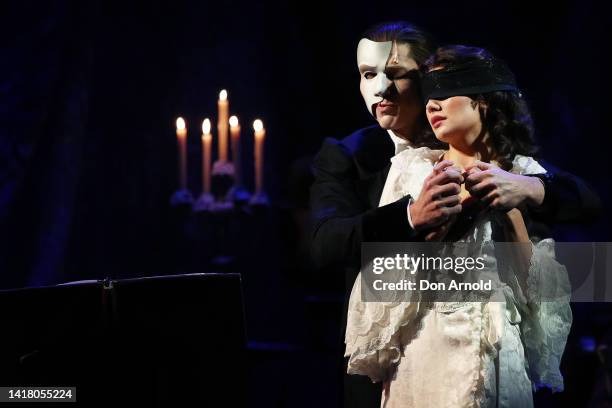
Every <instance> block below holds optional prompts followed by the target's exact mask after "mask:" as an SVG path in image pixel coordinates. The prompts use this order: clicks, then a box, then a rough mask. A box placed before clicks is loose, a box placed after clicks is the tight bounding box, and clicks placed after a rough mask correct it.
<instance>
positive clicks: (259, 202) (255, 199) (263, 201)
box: [249, 191, 270, 207]
mask: <svg viewBox="0 0 612 408" xmlns="http://www.w3.org/2000/svg"><path fill="white" fill-rule="evenodd" d="M249 205H251V206H254V207H269V206H270V199H269V198H268V195H267V194H266V193H265V192H264V191H260V192H259V193H255V194H253V196H252V197H251V199H250V200H249Z"/></svg>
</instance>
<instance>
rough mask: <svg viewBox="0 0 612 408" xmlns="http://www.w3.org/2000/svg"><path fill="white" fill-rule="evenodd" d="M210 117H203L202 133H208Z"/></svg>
mask: <svg viewBox="0 0 612 408" xmlns="http://www.w3.org/2000/svg"><path fill="white" fill-rule="evenodd" d="M210 127H211V126H210V119H208V118H206V119H204V122H202V133H204V134H205V135H207V134H209V133H210Z"/></svg>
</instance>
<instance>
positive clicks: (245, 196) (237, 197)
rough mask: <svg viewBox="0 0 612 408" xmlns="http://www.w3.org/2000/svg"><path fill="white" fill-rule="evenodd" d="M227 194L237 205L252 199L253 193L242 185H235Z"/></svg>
mask: <svg viewBox="0 0 612 408" xmlns="http://www.w3.org/2000/svg"><path fill="white" fill-rule="evenodd" d="M227 195H228V198H229V199H230V200H232V201H233V202H234V203H235V204H236V205H244V204H247V203H248V202H249V201H250V200H251V193H249V192H248V191H247V189H245V188H244V187H242V186H233V187H232V188H231V189H230V191H229V192H228V193H227Z"/></svg>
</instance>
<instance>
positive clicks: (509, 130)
mask: <svg viewBox="0 0 612 408" xmlns="http://www.w3.org/2000/svg"><path fill="white" fill-rule="evenodd" d="M493 58H494V57H493V55H491V53H489V52H488V51H487V50H484V49H482V48H477V47H468V46H464V45H449V46H444V47H440V48H438V49H437V50H436V51H435V52H434V53H433V55H432V56H431V57H430V58H429V59H428V60H427V61H425V63H424V64H423V68H422V70H423V71H425V72H428V71H430V70H432V69H434V68H436V69H442V70H444V69H449V68H452V67H453V66H456V65H460V64H463V63H466V62H469V61H474V60H485V61H486V60H493ZM466 96H469V97H470V98H472V99H473V100H474V101H475V102H477V103H478V105H479V108H478V109H479V112H480V118H481V120H482V125H483V130H484V131H485V132H488V134H489V138H490V139H489V140H490V143H491V148H492V153H493V157H492V159H494V160H496V161H497V162H498V163H499V164H500V166H501V167H502V168H503V169H505V170H510V169H511V168H512V161H513V160H514V157H515V156H516V155H517V154H522V155H525V156H535V155H536V154H537V152H538V148H537V146H536V144H535V140H534V137H533V120H532V118H531V114H530V112H529V108H528V107H527V103H526V102H525V100H524V99H523V97H522V96H521V95H520V94H518V93H516V92H509V91H495V92H487V93H483V94H478V95H466Z"/></svg>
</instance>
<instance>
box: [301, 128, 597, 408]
mask: <svg viewBox="0 0 612 408" xmlns="http://www.w3.org/2000/svg"><path fill="white" fill-rule="evenodd" d="M393 155H394V145H393V142H392V141H391V140H390V137H389V134H388V133H387V132H386V131H385V130H383V129H382V128H380V127H379V126H378V125H375V126H371V127H368V128H364V129H361V130H358V131H357V132H355V133H353V134H352V135H350V136H348V137H346V138H344V139H343V140H341V141H339V140H336V139H325V141H324V142H323V147H322V148H321V150H320V152H319V153H318V154H317V156H316V157H315V159H314V162H313V172H314V176H315V181H314V183H313V185H312V188H311V195H310V197H311V210H312V214H313V218H314V219H313V227H314V230H313V240H312V246H311V249H312V257H313V261H314V262H315V265H316V266H317V267H318V268H320V269H324V270H325V272H329V273H337V272H339V270H343V271H344V274H345V289H346V296H345V300H346V301H345V308H344V313H343V323H342V331H341V336H340V338H341V339H344V331H345V327H346V317H347V316H346V314H347V310H346V309H347V307H348V294H350V291H351V288H352V286H353V283H354V282H355V278H356V276H357V274H358V272H359V269H360V261H361V259H360V258H361V243H362V242H393V241H411V240H418V239H419V237H418V236H417V235H416V234H415V233H414V231H413V230H412V228H411V227H410V224H409V223H408V215H407V212H406V211H407V204H408V200H409V196H406V197H404V198H402V199H400V200H398V201H396V202H394V203H391V204H388V205H385V206H383V207H378V203H379V200H380V196H381V194H382V190H383V187H384V185H385V181H386V179H387V174H388V172H389V168H390V166H391V162H390V158H391V157H393ZM539 162H540V163H541V164H542V165H543V166H544V167H545V168H546V169H547V171H548V174H547V175H546V176H538V177H541V178H542V179H543V181H544V185H545V198H544V203H543V204H542V206H541V207H540V208H538V209H530V211H529V213H528V214H526V213H525V212H523V216H524V218H525V221H526V225H527V228H528V230H529V232H530V235H531V236H534V235H537V236H539V237H545V236H549V235H550V228H549V226H550V225H551V224H552V223H558V222H570V221H575V222H580V221H587V220H589V219H592V218H593V217H595V216H597V214H599V213H600V212H601V202H600V200H599V198H598V196H597V195H596V194H595V193H594V192H593V191H592V190H591V189H590V188H589V187H588V186H587V185H586V184H585V183H584V182H583V181H582V180H580V179H579V178H577V177H575V176H573V175H571V174H569V173H565V172H562V171H560V170H558V169H556V168H554V167H552V166H550V165H548V164H545V163H542V161H541V160H539ZM344 364H346V359H345V360H344ZM344 373H346V365H344ZM381 392H382V388H381V385H380V383H378V384H373V383H372V382H371V381H370V380H369V379H368V378H366V377H362V376H351V375H346V374H345V375H344V400H345V406H351V407H357V406H363V407H365V406H372V407H378V406H380V396H381Z"/></svg>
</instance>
